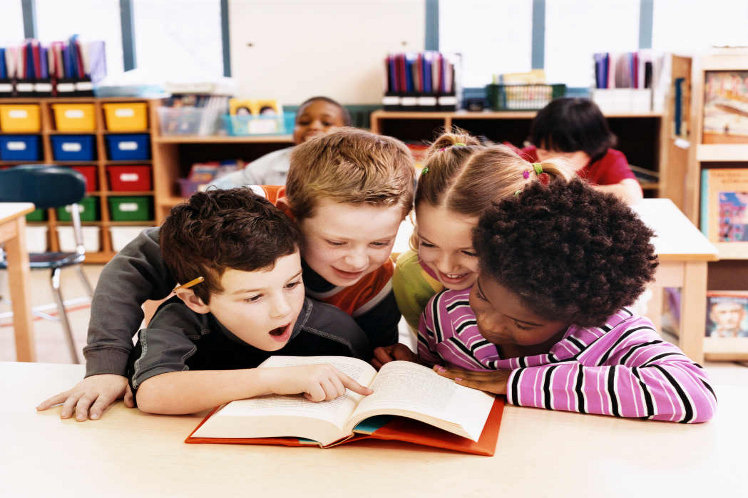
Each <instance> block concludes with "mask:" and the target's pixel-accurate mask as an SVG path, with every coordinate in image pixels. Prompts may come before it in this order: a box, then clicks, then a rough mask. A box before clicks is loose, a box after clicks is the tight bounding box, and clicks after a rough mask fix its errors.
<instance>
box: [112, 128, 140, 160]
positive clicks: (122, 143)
mask: <svg viewBox="0 0 748 498" xmlns="http://www.w3.org/2000/svg"><path fill="white" fill-rule="evenodd" d="M150 138H151V137H150V135H148V134H133V135H107V136H106V142H107V148H108V151H109V159H111V160H112V161H143V160H146V159H149V158H150V157H151V149H150Z"/></svg>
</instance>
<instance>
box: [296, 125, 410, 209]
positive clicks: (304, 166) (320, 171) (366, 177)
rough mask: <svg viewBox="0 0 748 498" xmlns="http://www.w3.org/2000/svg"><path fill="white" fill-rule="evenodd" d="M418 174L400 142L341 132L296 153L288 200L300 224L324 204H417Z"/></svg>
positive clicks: (300, 147)
mask: <svg viewBox="0 0 748 498" xmlns="http://www.w3.org/2000/svg"><path fill="white" fill-rule="evenodd" d="M414 183H415V169H414V166H413V156H412V155H411V153H410V150H409V149H408V148H407V147H406V146H405V144H403V143H402V142H400V141H399V140H396V139H394V138H390V137H385V136H382V135H375V134H373V133H369V132H367V131H363V130H358V129H355V128H338V129H336V130H335V131H334V132H332V133H328V134H327V135H323V136H320V137H317V138H314V139H312V140H309V141H307V142H304V143H302V144H300V145H297V146H296V147H295V148H294V150H293V151H292V152H291V166H290V169H289V170H288V178H287V180H286V197H287V199H288V204H289V207H290V209H291V212H292V213H293V215H294V216H295V217H296V218H297V219H303V218H309V217H311V216H313V215H314V208H315V207H316V205H317V203H318V202H319V200H320V199H323V198H326V199H330V200H332V201H334V202H340V203H351V204H370V205H375V206H384V207H389V206H400V207H401V208H402V210H403V216H405V215H406V214H408V211H410V209H411V207H412V205H413V190H414Z"/></svg>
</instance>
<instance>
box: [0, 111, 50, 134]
mask: <svg viewBox="0 0 748 498" xmlns="http://www.w3.org/2000/svg"><path fill="white" fill-rule="evenodd" d="M39 130H41V125H40V121H39V106H38V105H35V104H12V105H10V104H5V105H0V131H2V132H4V133H37V132H39Z"/></svg>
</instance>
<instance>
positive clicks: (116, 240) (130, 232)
mask: <svg viewBox="0 0 748 498" xmlns="http://www.w3.org/2000/svg"><path fill="white" fill-rule="evenodd" d="M146 228H150V227H148V226H131V227H111V228H109V233H110V234H111V235H112V249H113V250H114V251H117V252H119V251H121V250H122V248H123V247H125V246H126V245H127V244H129V243H130V241H131V240H132V239H134V238H135V237H137V236H138V235H139V234H140V232H142V231H143V230H145V229H146Z"/></svg>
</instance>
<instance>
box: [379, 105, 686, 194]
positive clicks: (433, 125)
mask: <svg viewBox="0 0 748 498" xmlns="http://www.w3.org/2000/svg"><path fill="white" fill-rule="evenodd" d="M535 114H536V113H535V112H534V111H508V112H467V111H456V112H411V111H405V112H403V111H381V110H380V111H374V112H373V113H372V114H371V131H372V132H374V133H381V134H384V135H390V136H393V137H395V138H399V139H400V140H403V141H404V142H406V143H426V142H429V141H431V140H433V139H434V138H436V136H438V134H439V133H440V132H441V131H443V130H446V129H450V128H451V127H453V126H456V127H459V128H462V129H463V130H466V131H468V132H470V133H471V134H474V135H482V136H485V137H486V138H488V139H489V140H492V141H496V142H510V143H512V144H514V145H515V146H517V147H521V146H522V144H523V142H524V141H525V139H526V138H527V136H528V134H529V131H530V123H531V121H532V119H533V118H534V117H535ZM606 118H607V119H608V123H609V125H610V128H611V130H612V131H613V133H615V134H616V136H617V137H618V142H619V145H618V147H617V148H618V149H619V150H621V151H622V152H623V153H624V154H626V157H627V158H628V160H629V162H630V163H631V164H635V165H637V166H640V167H643V168H646V169H648V170H652V171H657V172H659V173H660V178H661V179H662V178H663V175H664V173H665V172H666V170H667V167H668V165H667V163H666V161H665V157H664V156H663V151H662V148H661V146H660V143H661V134H662V132H663V128H662V121H663V119H664V118H663V114H662V113H659V112H643V113H609V114H606ZM642 188H643V189H644V191H645V196H647V197H669V195H668V194H669V190H668V189H669V185H668V184H665V183H663V182H662V181H660V182H657V183H654V182H652V183H643V184H642ZM674 202H676V205H678V206H679V207H682V206H681V203H679V202H677V201H674Z"/></svg>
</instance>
